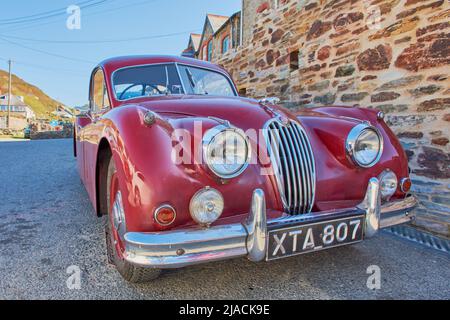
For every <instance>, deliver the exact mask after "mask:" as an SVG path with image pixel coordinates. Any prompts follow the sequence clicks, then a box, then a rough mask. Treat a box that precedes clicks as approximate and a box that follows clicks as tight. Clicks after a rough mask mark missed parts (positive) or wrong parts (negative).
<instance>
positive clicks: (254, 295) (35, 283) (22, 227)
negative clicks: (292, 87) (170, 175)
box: [0, 140, 450, 299]
mask: <svg viewBox="0 0 450 320" xmlns="http://www.w3.org/2000/svg"><path fill="white" fill-rule="evenodd" d="M0 159H1V162H0V181H1V183H0V299H416V298H418V299H431V298H433V299H450V256H448V255H446V254H443V253H440V252H437V251H434V250H432V249H428V248H426V247H422V246H420V245H416V244H414V243H411V242H408V241H406V240H403V239H400V238H397V237H395V236H392V235H390V234H387V233H381V234H380V235H379V236H377V237H376V238H374V239H372V240H369V241H366V242H364V243H361V244H358V245H355V246H350V247H342V248H337V249H334V250H331V251H323V252H319V253H316V254H312V255H305V256H299V257H293V258H289V259H285V260H279V261H276V262H271V263H261V264H253V263H251V262H249V261H247V260H246V259H237V260H233V261H226V262H218V263H212V264H207V265H202V266H195V267H190V268H186V269H182V270H176V271H170V272H167V273H166V274H165V275H164V276H163V277H162V278H160V279H158V280H157V281H155V282H153V283H151V284H145V285H133V284H129V283H127V282H125V281H123V280H122V279H121V277H120V276H119V274H118V273H117V272H116V271H115V269H114V267H112V266H110V265H108V264H107V258H106V254H105V244H104V233H103V221H102V220H101V219H100V220H99V219H98V218H96V217H95V216H94V213H93V209H92V208H91V205H90V203H89V200H88V196H87V194H86V192H85V190H84V188H83V186H82V184H81V182H80V179H79V177H78V173H77V170H76V162H75V160H74V158H73V157H72V145H71V141H70V140H54V141H31V142H6V143H0ZM372 265H377V266H379V268H380V270H381V289H379V290H371V289H368V288H367V285H366V283H367V278H368V276H369V275H368V274H367V273H366V272H367V268H368V267H369V266H372ZM70 266H78V267H79V268H80V270H81V275H82V277H81V287H80V289H72V290H71V289H68V286H67V284H66V281H67V279H68V277H69V276H70V275H69V274H67V268H68V267H70Z"/></svg>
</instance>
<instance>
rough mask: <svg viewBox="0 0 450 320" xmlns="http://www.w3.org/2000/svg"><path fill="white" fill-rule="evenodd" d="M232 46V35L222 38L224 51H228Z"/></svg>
mask: <svg viewBox="0 0 450 320" xmlns="http://www.w3.org/2000/svg"><path fill="white" fill-rule="evenodd" d="M229 48H230V36H226V37H225V38H223V40H222V53H227V52H228V49H229Z"/></svg>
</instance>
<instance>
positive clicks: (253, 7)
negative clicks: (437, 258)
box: [200, 0, 450, 237]
mask: <svg viewBox="0 0 450 320" xmlns="http://www.w3.org/2000/svg"><path fill="white" fill-rule="evenodd" d="M241 21H242V22H241V25H242V30H241V34H242V39H241V45H240V46H239V47H238V48H236V50H231V51H230V52H227V53H225V54H220V55H212V59H211V60H212V62H215V63H218V64H220V65H222V66H223V67H225V68H226V69H227V70H229V71H230V73H231V74H232V76H233V78H234V80H235V81H236V83H237V85H238V88H239V90H240V92H241V94H245V95H247V96H250V97H254V98H262V97H267V96H277V97H279V98H281V100H282V102H283V104H284V105H285V106H286V107H288V108H290V109H292V110H294V111H295V110H298V109H300V108H309V107H314V106H323V105H345V106H363V107H369V108H377V109H379V110H382V111H384V112H385V113H386V119H387V120H386V121H387V122H388V124H389V125H390V127H391V128H392V129H393V130H394V132H395V133H396V134H397V135H398V137H399V138H400V140H401V142H402V144H403V146H404V148H405V150H406V153H407V155H408V157H409V159H410V166H411V169H412V179H413V182H414V191H415V192H416V193H417V195H418V196H419V198H420V200H421V208H420V209H419V210H418V211H417V213H418V219H417V221H416V222H415V223H416V225H417V226H418V227H420V228H425V229H427V230H429V231H432V232H434V233H437V234H440V235H444V236H447V237H449V236H450V190H449V189H450V143H449V137H450V78H449V77H450V2H449V1H448V0H353V1H349V0H327V1H325V0H244V1H243V8H242V18H241ZM200 57H201V56H200Z"/></svg>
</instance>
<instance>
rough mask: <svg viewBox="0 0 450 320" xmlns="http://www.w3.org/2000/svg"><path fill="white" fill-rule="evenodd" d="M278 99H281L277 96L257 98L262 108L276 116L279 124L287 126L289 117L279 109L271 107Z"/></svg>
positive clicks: (278, 101)
mask: <svg viewBox="0 0 450 320" xmlns="http://www.w3.org/2000/svg"><path fill="white" fill-rule="evenodd" d="M280 101H281V100H280V99H279V98H264V99H261V100H259V104H260V105H261V106H262V107H263V108H264V110H266V111H267V112H268V113H271V114H272V116H273V117H274V118H277V119H278V121H279V122H280V123H281V124H283V125H284V126H288V125H289V118H288V117H286V115H285V114H283V113H282V112H280V111H279V110H276V109H274V108H272V106H275V105H277V104H278V103H280Z"/></svg>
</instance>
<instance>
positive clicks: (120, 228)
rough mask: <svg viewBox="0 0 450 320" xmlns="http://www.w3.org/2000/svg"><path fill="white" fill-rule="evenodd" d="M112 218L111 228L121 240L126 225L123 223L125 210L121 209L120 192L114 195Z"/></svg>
mask: <svg viewBox="0 0 450 320" xmlns="http://www.w3.org/2000/svg"><path fill="white" fill-rule="evenodd" d="M112 218H113V227H114V229H116V231H117V233H118V234H119V237H120V238H123V235H124V234H125V231H126V223H125V210H124V208H123V201H122V193H121V192H120V191H118V192H117V194H116V200H115V201H114V204H113V208H112Z"/></svg>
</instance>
